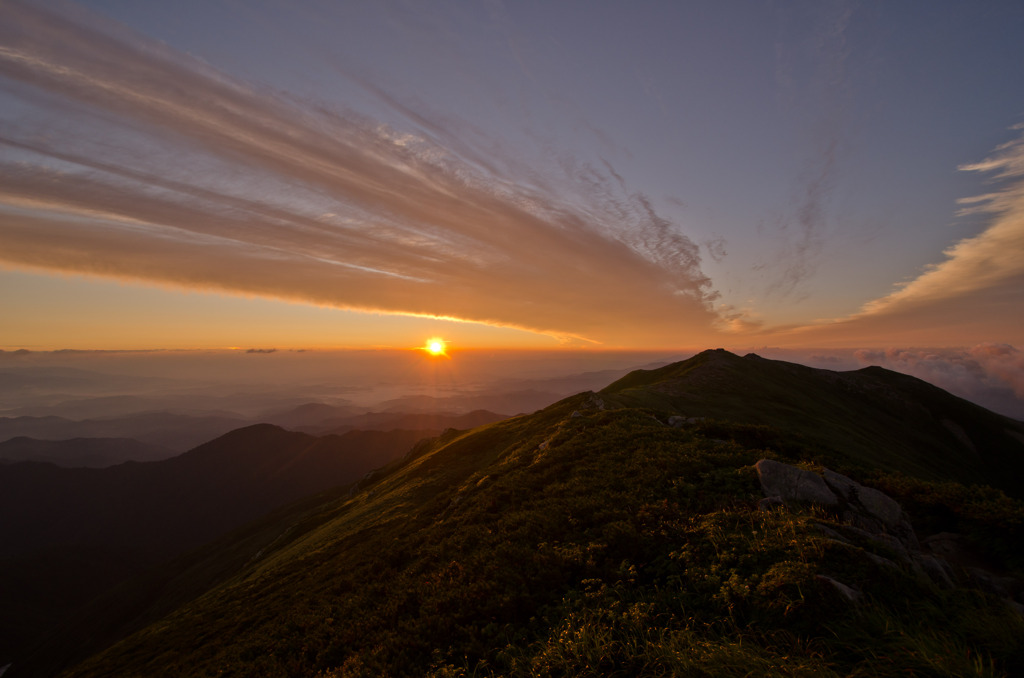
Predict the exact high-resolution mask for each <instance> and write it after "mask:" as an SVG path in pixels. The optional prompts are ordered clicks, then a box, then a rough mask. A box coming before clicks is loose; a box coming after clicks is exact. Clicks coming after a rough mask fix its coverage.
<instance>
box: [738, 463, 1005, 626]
mask: <svg viewBox="0 0 1024 678" xmlns="http://www.w3.org/2000/svg"><path fill="white" fill-rule="evenodd" d="M755 468H756V469H757V475H758V478H759V479H760V481H761V489H762V491H763V492H764V495H765V497H764V499H762V500H761V501H760V502H758V508H759V509H760V510H763V511H770V510H776V509H779V508H785V507H787V506H789V505H791V504H793V505H796V504H810V505H817V506H821V507H824V508H826V509H828V510H829V511H831V512H834V513H835V515H836V517H837V518H838V520H837V521H835V522H832V521H829V524H828V525H826V524H824V523H823V522H818V523H815V528H816V529H817V530H818V531H819V532H820V533H821V534H822V536H824V537H825V538H826V539H828V540H830V541H834V542H839V543H842V544H846V545H848V546H851V547H853V548H855V549H857V550H858V551H859V552H860V553H861V554H862V555H863V556H864V557H865V558H867V559H869V560H871V561H872V562H874V563H875V564H876V565H879V566H881V567H892V568H901V567H905V568H909V569H910V570H912V571H913V572H916V573H917V574H919V575H921V576H923V577H926V578H928V579H930V580H931V581H932V582H934V583H935V584H936V585H938V586H941V587H944V588H954V587H955V586H968V587H971V588H976V589H981V590H983V591H987V592H989V593H992V594H994V595H997V596H999V597H1002V598H1004V599H1005V600H1006V602H1007V604H1009V605H1010V606H1011V607H1013V609H1015V610H1017V611H1018V612H1021V613H1022V614H1024V605H1022V604H1021V603H1022V602H1024V600H1021V599H1022V598H1024V593H1022V588H1024V587H1022V583H1021V582H1019V581H1017V580H1016V579H1015V578H1013V577H1006V576H1000V575H997V574H996V573H994V572H993V571H991V570H990V569H987V568H986V567H984V566H983V565H982V564H981V563H980V562H979V561H978V560H977V559H976V558H975V557H973V556H972V554H971V553H970V550H969V548H968V547H967V545H966V543H965V541H966V540H965V539H964V537H963V535H957V534H952V533H939V534H936V535H932V536H931V537H928V538H927V539H924V540H923V541H919V540H918V538H917V535H916V534H915V533H914V529H913V527H912V526H911V524H910V521H909V520H907V517H906V515H905V514H904V512H903V507H902V506H900V504H899V502H897V501H896V500H895V499H893V498H892V497H890V496H889V495H887V494H885V493H884V492H881V491H879V490H876V489H875V488H873V487H867V486H865V485H861V484H860V483H858V482H856V481H855V480H852V479H851V478H848V477H846V476H844V475H842V474H840V473H836V472H835V471H832V470H831V469H823V470H822V473H821V474H818V473H815V472H814V471H809V470H807V469H802V468H799V467H796V466H791V465H789V464H783V463H781V462H777V461H772V460H771V459H762V460H760V461H758V462H757V464H756V465H755ZM818 579H819V580H821V581H823V582H827V583H828V584H829V585H830V586H832V587H833V588H835V590H837V591H839V592H840V593H841V594H842V595H843V597H845V598H846V599H847V600H849V601H851V602H856V601H857V600H859V596H860V592H859V591H857V590H856V589H854V588H852V587H849V586H847V585H846V584H843V583H842V582H839V581H837V580H835V579H833V578H832V577H828V576H825V575H818Z"/></svg>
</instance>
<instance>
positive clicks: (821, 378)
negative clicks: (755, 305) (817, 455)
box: [601, 350, 1024, 497]
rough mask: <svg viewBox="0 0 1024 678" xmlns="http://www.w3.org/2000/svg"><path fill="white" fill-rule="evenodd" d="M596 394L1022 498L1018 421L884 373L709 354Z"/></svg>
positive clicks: (1022, 437)
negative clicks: (762, 429) (761, 429)
mask: <svg viewBox="0 0 1024 678" xmlns="http://www.w3.org/2000/svg"><path fill="white" fill-rule="evenodd" d="M601 395H602V396H604V397H606V398H608V399H610V400H613V401H614V402H616V403H618V404H620V405H625V406H636V405H640V406H645V407H650V408H653V409H656V410H660V411H664V412H674V413H679V414H681V415H683V416H688V417H714V418H720V419H729V420H732V421H742V422H746V423H751V424H767V425H771V426H777V427H780V428H784V429H785V430H786V431H788V432H790V433H792V434H796V435H800V436H801V437H802V438H803V439H804V441H805V442H807V443H808V444H811V445H815V446H817V447H819V448H820V449H821V450H822V452H823V453H828V454H831V455H832V456H833V457H835V458H836V459H841V460H842V462H843V463H846V464H860V465H863V466H866V467H870V468H885V469H889V470H898V471H902V472H904V473H908V474H911V475H914V476H918V477H921V478H926V479H932V480H941V479H951V478H953V479H957V480H960V481H962V482H968V483H983V484H988V485H992V486H993V487H998V488H1000V489H1003V490H1005V491H1007V492H1009V493H1011V494H1014V495H1016V496H1018V497H1020V496H1024V486H1022V485H1021V484H1020V481H1019V479H1020V478H1022V477H1024V424H1022V423H1021V422H1019V421H1015V420H1013V419H1009V418H1008V417H1004V416H1002V415H999V414H995V413H994V412H991V411H989V410H986V409H984V408H982V407H979V406H977V405H974V404H973V403H970V402H967V401H966V400H963V399H961V398H957V397H956V396H953V395H951V394H950V393H947V392H946V391H943V390H942V389H939V388H937V387H935V386H932V385H931V384H928V383H926V382H924V381H921V380H920V379H916V378H914V377H910V376H907V375H904V374H899V373H897V372H891V371H889V370H886V369H883V368H880V367H867V368H865V369H862V370H857V371H855V372H833V371H830V370H821V369H814V368H811V367H805V366H803V365H796V364H793V363H787V362H783V361H780V360H767V359H764V358H761V357H759V356H757V355H754V354H750V355H747V356H745V357H742V358H741V357H739V356H737V355H734V354H732V353H729V352H727V351H723V350H717V351H705V352H704V353H701V354H700V355H697V356H695V357H694V358H692V359H690V360H687V361H684V362H681V363H675V364H673V365H668V366H666V367H663V368H660V369H656V370H647V371H645V370H640V371H637V372H633V373H631V374H629V375H627V376H626V377H624V378H622V379H620V380H619V381H617V382H615V383H613V384H611V385H610V386H608V387H607V388H605V389H604V390H603V391H601Z"/></svg>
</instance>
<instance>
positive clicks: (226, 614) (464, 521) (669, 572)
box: [11, 354, 1024, 678]
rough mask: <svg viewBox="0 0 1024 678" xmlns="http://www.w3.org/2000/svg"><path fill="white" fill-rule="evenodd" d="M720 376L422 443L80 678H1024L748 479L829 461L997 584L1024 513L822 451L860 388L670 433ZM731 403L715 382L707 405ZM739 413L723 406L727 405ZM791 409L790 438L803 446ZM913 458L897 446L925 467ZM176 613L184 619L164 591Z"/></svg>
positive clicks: (949, 594)
mask: <svg viewBox="0 0 1024 678" xmlns="http://www.w3.org/2000/svg"><path fill="white" fill-rule="evenodd" d="M721 357H722V356H718V355H716V354H710V358H709V355H708V354H702V355H701V356H697V357H695V358H694V359H692V360H691V361H687V362H684V363H680V364H677V365H674V366H670V367H669V368H665V369H664V371H658V372H659V374H658V375H655V376H653V377H652V375H651V374H650V373H641V374H635V375H632V376H631V377H627V378H625V379H624V380H621V381H620V382H617V383H616V384H615V385H613V386H612V387H610V388H609V389H607V390H606V391H605V392H603V393H602V394H601V395H595V394H581V395H579V396H574V397H572V398H569V399H566V400H564V401H562V402H560V403H557V404H555V405H553V406H551V407H549V408H547V409H545V410H542V411H540V412H537V413H535V414H533V415H526V416H520V417H516V418H512V419H508V420H505V421H502V422H498V423H495V424H490V425H487V426H484V427H480V428H477V429H474V430H472V431H468V432H459V431H449V432H447V433H446V434H445V435H442V436H440V437H439V438H437V439H435V440H433V441H430V442H427V443H423V444H421V445H419V446H417V447H416V448H415V449H414V450H413V451H412V452H411V453H410V454H409V455H408V456H407V457H406V458H405V459H404V460H403V461H401V462H398V463H395V464H393V465H392V466H390V467H388V468H386V469H384V470H382V471H381V472H378V473H376V474H374V475H373V476H372V477H371V478H368V479H367V480H365V481H364V482H362V483H360V485H359V486H358V487H357V488H356V490H355V491H354V492H352V493H350V494H342V493H335V494H332V495H329V496H324V497H321V498H320V500H319V502H317V501H311V502H310V503H307V504H305V505H303V506H301V507H296V508H294V509H292V510H290V511H286V512H283V513H281V514H279V515H277V516H275V517H273V518H272V519H270V520H269V522H264V523H261V524H259V525H258V526H254V527H253V528H251V531H250V532H246V533H244V534H238V535H236V536H235V537H233V538H231V539H228V540H226V541H224V542H222V543H221V544H220V545H219V547H218V548H217V549H213V550H210V551H207V552H204V553H203V554H201V556H197V558H198V560H196V561H190V562H191V563H192V564H191V565H190V566H189V567H193V568H199V569H201V570H204V571H210V570H212V569H217V568H219V570H218V573H217V575H216V576H215V577H210V578H209V579H208V580H207V581H209V582H214V581H215V584H214V585H212V586H210V588H208V589H207V590H205V591H204V592H202V593H200V592H199V589H201V588H202V586H196V587H193V588H192V589H191V592H190V593H189V594H188V595H187V596H184V598H186V600H183V602H182V604H181V605H180V606H178V607H177V608H176V609H173V611H171V612H170V613H169V614H167V615H166V616H164V617H162V618H160V619H159V620H157V621H155V622H154V623H151V624H149V625H146V626H144V627H141V628H138V630H136V631H135V632H134V633H133V634H132V635H130V636H129V637H127V638H125V639H124V640H122V641H121V642H119V643H117V644H115V645H113V646H112V647H110V648H108V649H107V650H106V651H104V652H102V653H100V654H98V655H96V656H94V657H92V658H90V659H88V660H86V661H85V662H83V663H81V664H79V665H78V666H77V667H75V668H74V669H73V670H71V671H70V672H69V673H68V675H73V676H108V675H146V676H157V675H168V676H170V675H174V676H177V675H191V676H214V675H237V676H284V675H289V676H314V675H318V676H325V677H328V678H329V677H336V678H337V677H343V676H345V677H347V676H404V675H410V676H412V675H415V676H423V675H429V676H436V677H440V676H461V675H478V676H484V675H509V676H568V675H572V676H608V675H622V676H645V675H650V676H661V675H723V676H726V675H729V676H733V675H736V676H746V675H807V676H812V675H813V676H821V675H823V676H835V675H940V676H942V675H949V676H954V675H957V676H961V675H979V676H980V675H1007V674H1011V675H1012V674H1017V673H1020V672H1021V671H1024V640H1022V639H1024V621H1022V617H1021V615H1020V613H1019V612H1017V611H1016V610H1014V609H1013V608H1012V606H1010V605H1009V604H1007V603H1006V602H1005V601H1003V600H1001V599H999V598H998V597H996V596H994V595H990V594H986V593H984V592H982V591H980V590H977V588H972V587H971V586H956V587H953V588H944V587H941V586H938V585H936V584H935V583H934V582H933V581H932V580H931V579H929V578H928V577H926V576H924V575H923V574H922V573H920V572H916V571H914V570H913V569H912V568H908V567H901V566H898V565H895V564H893V561H892V560H890V559H891V558H893V557H894V555H893V553H892V551H891V548H892V547H891V546H887V545H886V544H884V543H876V542H873V541H871V540H867V541H865V542H864V543H863V544H862V545H860V546H854V545H851V544H850V543H845V542H842V541H838V540H835V539H833V538H830V537H828V536H827V533H826V532H824V531H823V529H824V530H832V531H833V533H834V532H835V531H836V530H843V529H848V526H845V523H844V519H843V517H842V516H841V515H839V514H836V513H830V512H828V511H825V510H822V509H818V508H815V507H800V506H793V507H791V510H778V511H769V512H765V511H761V510H759V509H758V501H759V499H760V498H761V496H762V494H761V489H760V486H759V482H758V479H757V474H756V472H755V470H754V466H753V465H754V463H755V462H756V461H757V460H758V459H760V458H763V457H769V458H774V459H778V460H781V461H786V462H789V463H798V464H803V465H805V466H808V467H811V468H813V467H814V466H813V463H811V464H809V462H808V460H813V459H820V458H822V456H823V455H824V456H825V457H828V458H830V459H832V460H836V461H843V460H846V461H848V462H849V463H848V466H850V467H851V468H854V471H853V472H852V473H853V475H855V478H856V479H859V480H861V481H862V482H865V483H866V484H869V485H873V486H876V487H880V488H882V489H884V490H885V491H886V492H888V493H889V494H891V495H892V496H894V497H895V498H897V499H898V500H900V501H901V502H904V505H905V507H906V509H907V511H908V513H909V514H910V518H911V520H912V521H913V522H914V524H915V527H917V528H918V529H920V530H925V529H927V530H929V531H931V530H935V531H939V530H953V531H959V532H962V533H965V534H968V535H970V536H971V538H972V539H973V540H974V541H973V542H972V543H973V544H974V546H975V554H976V555H977V557H978V558H984V559H986V562H988V564H989V566H990V567H992V568H998V569H999V571H1000V572H1008V573H1013V572H1017V573H1018V574H1019V572H1020V570H1021V568H1022V566H1024V547H1022V544H1024V531H1022V524H1024V507H1022V505H1021V503H1020V502H1019V501H1017V500H1013V499H1010V498H1008V497H1006V496H1005V495H1002V494H1001V493H999V492H998V491H995V490H990V489H984V488H968V487H965V486H963V485H959V484H957V483H953V482H949V480H950V478H945V479H943V480H944V481H945V482H939V483H937V482H929V481H927V480H916V479H913V478H909V477H907V476H905V475H902V474H900V473H898V471H900V470H901V468H902V467H903V466H904V462H903V461H902V460H901V459H900V457H899V455H900V454H902V452H901V449H902V448H901V447H897V448H894V451H893V452H891V453H889V454H882V453H878V454H877V459H878V460H879V461H878V464H877V465H875V466H874V467H873V468H872V469H870V470H867V469H866V468H864V467H865V466H866V465H867V464H869V463H871V462H872V460H873V459H874V458H875V457H873V456H872V454H873V453H872V452H870V451H869V452H864V451H863V449H864V448H862V447H861V445H860V444H857V445H854V444H852V443H850V442H849V441H847V440H845V439H840V438H839V437H838V432H837V437H836V438H834V439H832V440H833V441H838V443H837V444H835V445H829V440H830V439H829V438H827V437H818V436H816V435H812V434H814V433H815V427H820V426H821V425H822V424H821V423H820V421H819V422H814V423H813V425H809V424H807V423H806V422H804V419H803V418H804V417H806V416H807V410H806V409H804V408H806V407H811V406H812V405H814V404H816V403H818V402H820V401H821V400H822V399H824V398H829V397H836V398H839V399H840V401H842V402H846V401H845V400H843V398H845V396H842V397H841V396H834V395H833V394H832V392H833V390H836V389H838V390H842V389H844V388H846V386H847V385H848V384H847V382H844V381H843V377H842V376H841V375H840V377H837V378H835V379H836V385H835V386H834V387H833V389H829V388H826V387H825V386H823V385H822V386H815V385H814V383H815V382H810V385H808V384H807V382H804V381H801V382H800V384H801V386H800V387H801V388H806V389H808V390H807V391H804V392H802V393H800V395H799V398H798V399H796V400H793V401H789V402H783V403H781V404H779V405H778V407H776V408H775V409H774V410H773V409H772V407H771V406H770V405H771V403H770V401H765V402H763V403H762V402H757V403H756V404H755V405H751V404H750V402H749V401H748V400H747V399H746V398H745V396H746V395H747V394H745V393H743V392H738V393H734V394H733V396H732V397H733V398H734V399H735V402H736V403H738V407H739V408H740V409H739V410H738V414H737V416H736V417H735V419H739V420H740V421H736V420H735V419H734V420H733V421H728V417H723V418H722V419H714V420H711V419H708V420H706V421H701V422H695V423H692V424H690V425H687V426H683V427H676V426H672V425H669V418H668V415H673V416H679V415H680V414H683V415H697V414H702V415H704V416H710V415H711V414H712V412H710V411H706V412H694V411H693V409H692V408H693V407H694V405H695V403H696V402H697V401H696V398H695V397H691V394H689V393H687V391H686V390H685V389H683V388H681V387H680V386H679V378H680V377H685V376H686V375H691V376H693V375H697V374H699V373H700V371H701V370H703V369H704V367H703V366H704V365H706V364H708V362H709V360H710V361H716V360H718V359H719V358H721ZM732 358H735V356H733V357H730V358H728V360H729V361H730V362H728V363H726V365H727V367H726V368H724V369H723V368H716V369H719V370H720V371H721V373H724V374H726V375H727V376H728V375H729V374H733V375H734V374H736V373H742V372H743V370H742V369H741V368H737V367H734V365H735V364H739V365H747V364H753V365H754V367H752V368H750V369H751V370H754V375H755V376H754V377H752V378H751V379H752V382H753V383H754V384H758V383H760V382H762V381H763V380H764V379H768V380H769V381H770V383H771V384H772V385H776V384H779V383H780V380H785V379H796V377H786V376H785V375H782V374H779V373H777V372H771V371H767V370H769V369H773V368H770V367H769V368H763V366H761V365H760V363H759V362H758V361H756V360H754V359H738V358H737V360H740V361H746V362H740V363H733V362H732ZM797 374H798V375H799V371H797ZM833 374H834V373H833ZM764 375H768V376H767V377H765V376H764ZM868 376H869V377H871V378H875V376H876V375H874V374H871V373H868ZM826 378H827V379H833V377H831V376H828V377H826ZM880 378H881V379H882V380H885V381H884V382H883V383H884V384H885V385H886V389H887V391H888V392H887V393H885V394H884V397H887V398H890V399H892V398H897V399H903V400H909V399H911V398H912V397H913V394H912V393H903V394H901V392H900V388H902V385H904V384H909V382H904V381H901V380H899V379H892V378H890V377H889V376H887V375H882V376H881V377H880ZM854 379H859V377H855V378H854ZM689 383H690V384H691V386H692V383H693V382H692V381H691V382H689ZM714 383H715V379H714V378H713V377H710V376H709V377H706V378H704V380H703V381H702V382H700V387H701V388H704V389H706V390H709V391H710V390H712V389H713V388H714ZM844 384H846V385H844ZM761 385H762V386H763V385H764V384H761ZM790 385H791V386H794V385H795V383H794V382H792V381H791V382H790ZM860 387H862V386H861V382H860V381H857V382H856V383H855V385H854V387H851V388H860ZM863 388H868V387H863ZM913 388H916V386H913ZM726 395H727V394H726V393H725V390H724V388H723V390H722V391H720V392H719V393H717V394H716V397H722V398H724V397H725V396H726ZM750 395H754V394H750ZM783 395H784V394H783ZM925 395H926V396H929V397H931V395H930V392H927V393H925ZM879 397H883V394H879ZM936 397H937V396H936ZM940 400H941V399H940ZM854 401H855V399H851V400H850V407H854V406H855V402H854ZM674 402H685V403H686V404H687V405H688V407H686V408H679V407H676V406H674V405H673V403H674ZM942 402H944V401H942ZM640 404H642V405H643V406H640ZM713 406H714V407H719V406H722V404H721V402H719V403H717V404H714V405H713ZM798 406H799V407H798ZM673 407H675V409H673ZM709 407H710V406H709ZM786 407H793V408H794V410H793V412H794V416H795V417H796V418H794V416H791V417H790V419H789V420H788V421H783V420H784V419H785V418H784V412H785V408H786ZM864 407H865V409H860V408H854V409H852V410H847V411H845V412H844V413H843V415H842V417H837V419H838V420H842V421H845V422H846V424H847V427H848V429H849V430H857V431H858V432H859V433H858V434H859V435H860V436H861V437H862V438H863V441H864V443H865V444H869V445H871V446H874V445H882V444H884V443H885V442H886V441H887V440H889V438H890V437H891V436H893V435H894V432H893V431H891V430H888V429H887V428H885V427H882V426H880V425H875V424H868V423H865V422H859V423H861V424H862V426H861V427H857V426H856V424H857V423H858V421H859V418H860V417H865V416H866V417H874V416H877V411H876V409H875V408H874V407H873V406H864ZM921 407H923V408H925V409H926V410H927V409H928V408H929V407H933V405H930V404H922V405H921ZM744 408H747V409H744ZM748 409H752V411H756V412H760V413H764V412H765V411H769V412H771V416H772V417H775V418H777V421H783V423H788V424H791V425H792V426H793V427H794V428H796V429H797V430H799V431H800V432H801V433H802V434H805V435H800V436H794V435H791V434H790V433H788V432H786V431H785V430H783V429H781V428H773V427H768V426H764V425H756V424H751V423H748V421H747V420H748V419H749V418H750V417H749V414H750V413H749V412H748V411H747V410H748ZM909 409H912V408H909ZM813 411H815V412H818V414H819V415H820V416H823V417H824V416H826V415H827V414H828V413H829V411H830V410H829V408H827V407H821V408H819V410H813ZM908 411H909V410H908ZM945 414H947V415H949V416H953V415H957V416H959V415H960V411H959V410H956V411H950V412H946V413H945ZM977 416H978V417H979V418H980V419H979V423H978V424H977V425H975V424H974V423H972V422H971V421H967V420H966V419H958V420H957V421H958V422H960V425H961V426H966V425H970V426H971V428H969V429H967V428H965V430H968V431H969V432H970V433H968V435H971V436H972V437H971V438H970V439H971V440H972V441H974V440H976V438H974V437H973V436H981V435H991V436H993V438H992V439H993V440H996V439H1000V440H1001V438H999V434H998V433H997V432H995V431H994V430H993V431H987V429H986V430H983V428H984V427H983V426H982V424H983V423H984V421H982V419H984V417H982V415H981V414H977ZM925 420H926V419H925V417H924V415H920V417H919V418H918V419H915V420H912V421H917V422H924V421H925ZM991 421H992V422H995V423H994V424H993V426H996V428H997V429H999V430H1002V427H1005V426H1010V424H1008V423H1007V422H1008V421H1009V420H1004V419H1003V418H1000V419H998V420H991ZM802 422H803V423H802ZM1011 423H1012V422H1011ZM940 426H942V424H941V422H940ZM842 430H846V429H842ZM986 431H987V432H986ZM915 435H918V434H917V433H906V434H903V435H900V436H897V437H896V439H897V441H898V443H899V446H910V445H912V444H913V440H914V436H915ZM920 436H922V437H921V439H922V440H925V441H928V442H929V443H930V442H931V441H932V440H933V439H935V437H936V436H939V434H938V433H937V429H934V427H932V428H927V427H926V428H925V429H924V430H922V431H921V432H920ZM1011 438H1012V437H1011ZM939 439H941V436H939ZM977 440H981V438H977ZM868 449H869V450H873V449H874V448H873V447H869V448H868ZM997 452H999V453H996V452H989V454H991V455H994V457H993V458H995V459H997V460H1003V459H1004V457H1005V456H1007V455H1011V453H1012V450H1010V451H1007V450H1002V451H997ZM951 463H952V462H951ZM857 466H860V467H861V468H862V469H863V470H861V471H857V470H856V467H857ZM940 473H941V469H940V470H939V471H937V472H935V473H932V474H931V475H939V474H940ZM922 475H928V474H922ZM257 534H261V535H263V536H262V537H260V538H256V537H254V536H253V535H257ZM922 536H923V535H922ZM221 554H223V555H221ZM887 563H888V564H887ZM187 569H188V568H185V570H187ZM185 570H183V571H182V572H184V571H185ZM182 572H179V574H178V575H176V576H178V577H184V576H186V575H185V574H182ZM824 577H828V579H826V578H824ZM830 579H834V580H837V581H841V582H846V583H848V584H851V585H853V586H855V587H856V588H857V589H858V592H859V594H860V596H861V599H860V601H859V602H857V603H852V602H850V601H849V600H847V599H846V598H845V597H844V596H843V595H841V594H840V593H839V592H837V588H836V587H835V586H833V585H831V584H830V583H829V581H830ZM162 595H163V598H162V600H164V601H167V600H168V598H167V596H169V595H170V591H167V592H165V593H164V594H162ZM163 605H164V608H163V609H170V608H172V607H173V605H168V604H166V602H165V603H163ZM158 616H159V615H157V614H151V615H150V616H149V618H156V617H158ZM140 626H141V625H140ZM18 670H19V667H18V666H17V665H16V666H15V667H13V669H12V674H11V675H15V676H16V675H19V674H18ZM21 675H28V673H27V672H26V673H23V674H21Z"/></svg>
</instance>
